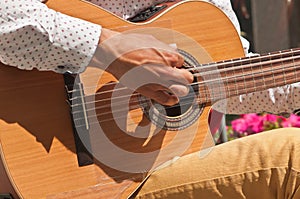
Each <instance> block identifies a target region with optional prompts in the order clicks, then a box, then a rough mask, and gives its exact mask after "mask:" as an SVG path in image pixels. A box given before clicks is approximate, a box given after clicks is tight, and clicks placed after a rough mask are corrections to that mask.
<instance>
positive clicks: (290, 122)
mask: <svg viewBox="0 0 300 199" xmlns="http://www.w3.org/2000/svg"><path fill="white" fill-rule="evenodd" d="M281 125H282V127H300V117H299V116H297V115H295V114H292V115H291V116H290V117H289V118H288V119H287V120H285V121H283V122H282V123H281Z"/></svg>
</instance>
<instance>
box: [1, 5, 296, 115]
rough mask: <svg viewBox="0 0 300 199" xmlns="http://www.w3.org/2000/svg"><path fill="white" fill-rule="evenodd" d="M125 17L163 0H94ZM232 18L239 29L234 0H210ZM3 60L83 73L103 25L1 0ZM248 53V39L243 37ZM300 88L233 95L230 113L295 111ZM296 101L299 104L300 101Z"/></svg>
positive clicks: (20, 65)
mask: <svg viewBox="0 0 300 199" xmlns="http://www.w3.org/2000/svg"><path fill="white" fill-rule="evenodd" d="M89 1H90V2H91V3H94V4H97V5H99V6H101V7H103V8H105V9H107V10H109V11H111V12H113V13H115V14H117V15H118V16H121V17H123V18H125V19H127V18H129V17H132V16H134V15H135V14H137V13H138V12H140V11H141V10H143V9H145V8H146V7H149V6H150V5H153V4H155V3H159V2H162V1H163V0H143V1H142V0H135V1H131V0H89ZM207 1H209V2H211V3H213V4H214V5H216V6H217V7H219V8H221V9H222V10H223V11H224V13H225V14H226V15H227V16H228V17H229V18H230V19H231V21H232V22H233V24H234V25H235V27H236V29H237V31H240V27H239V23H238V20H237V18H236V16H235V14H234V12H233V10H232V7H231V3H230V0H207ZM0 4H1V6H0V61H1V62H2V63H4V64H7V65H11V66H15V67H18V68H20V69H26V70H30V69H32V68H37V69H39V70H41V71H42V70H52V71H55V72H58V73H64V72H67V71H68V72H71V73H80V72H82V71H84V70H85V68H86V66H87V65H88V64H89V62H90V60H91V59H92V57H93V55H94V52H95V50H96V48H97V44H98V39H99V37H100V34H101V26H100V25H96V24H92V23H90V22H87V21H83V20H80V19H76V18H73V17H70V16H67V15H64V14H61V13H58V12H55V11H54V10H51V9H48V8H47V6H46V5H45V4H43V3H41V1H39V0H0ZM242 42H243V45H244V49H245V51H246V52H247V50H248V46H249V44H248V42H247V41H245V40H244V39H242ZM298 96H300V94H299V86H286V87H283V88H278V89H270V90H268V91H264V92H259V93H253V94H247V95H243V96H240V97H234V98H231V99H228V100H227V101H222V102H219V103H216V106H215V108H216V109H218V108H219V109H220V108H221V107H224V104H225V103H226V107H227V108H226V112H227V113H247V112H262V111H267V112H273V113H278V112H291V111H293V110H294V109H295V108H297V107H300V106H299V102H300V100H297V99H299V97H298ZM296 102H297V103H296Z"/></svg>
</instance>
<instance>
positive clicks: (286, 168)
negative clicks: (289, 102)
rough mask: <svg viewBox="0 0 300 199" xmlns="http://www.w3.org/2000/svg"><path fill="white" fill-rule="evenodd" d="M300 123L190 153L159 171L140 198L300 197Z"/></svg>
mask: <svg viewBox="0 0 300 199" xmlns="http://www.w3.org/2000/svg"><path fill="white" fill-rule="evenodd" d="M299 185H300V128H298V129H297V128H285V129H277V130H273V131H269V132H264V133H260V134H257V135H251V136H248V137H245V138H240V139H237V140H234V141H230V142H227V143H225V144H221V145H218V146H216V147H214V148H212V150H211V151H210V152H209V154H207V155H206V156H205V157H202V158H200V156H199V154H198V153H194V154H190V155H188V156H184V157H182V158H180V159H179V160H177V161H176V162H174V163H173V164H172V165H170V166H168V167H165V168H163V169H160V170H158V171H156V172H154V173H153V174H152V175H151V176H150V177H149V179H148V180H147V181H146V182H145V184H144V185H143V186H142V188H141V189H140V191H139V192H138V194H137V198H167V199H173V198H178V199H185V198H200V199H202V198H204V199H215V198H222V199H227V198H228V199H235V198H250V199H281V198H296V199H300V188H299Z"/></svg>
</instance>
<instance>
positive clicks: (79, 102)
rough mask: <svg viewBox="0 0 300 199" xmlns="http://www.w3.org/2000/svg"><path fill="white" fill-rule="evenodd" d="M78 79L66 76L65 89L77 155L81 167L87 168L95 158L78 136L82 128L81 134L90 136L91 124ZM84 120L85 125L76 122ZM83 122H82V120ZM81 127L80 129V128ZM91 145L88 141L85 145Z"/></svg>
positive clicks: (69, 75)
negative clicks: (77, 119)
mask: <svg viewBox="0 0 300 199" xmlns="http://www.w3.org/2000/svg"><path fill="white" fill-rule="evenodd" d="M75 78H78V79H79V77H76V76H74V75H72V74H69V73H66V74H64V81H65V87H66V90H67V95H68V103H69V105H70V108H71V109H70V110H71V111H70V116H71V119H72V126H73V133H74V141H75V146H76V154H77V160H78V165H79V166H86V165H90V164H93V163H94V161H93V156H92V154H91V153H90V152H89V151H88V149H87V148H86V147H85V145H84V144H83V143H82V141H81V139H80V136H79V134H78V130H79V128H80V132H81V133H82V132H83V133H84V134H85V135H86V136H88V135H89V123H88V118H87V112H86V111H87V110H86V106H85V100H84V91H83V87H82V84H81V83H80V82H79V83H77V82H75ZM74 116H76V118H84V124H78V121H75V120H76V118H75V117H74ZM80 121H81V120H80ZM79 126H80V127H79ZM86 143H89V142H88V141H87V140H86V141H85V144H86Z"/></svg>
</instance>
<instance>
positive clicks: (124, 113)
mask: <svg viewBox="0 0 300 199" xmlns="http://www.w3.org/2000/svg"><path fill="white" fill-rule="evenodd" d="M47 5H48V6H49V7H50V8H53V9H55V10H57V11H60V12H62V13H66V14H68V15H71V16H74V17H77V18H82V19H85V20H88V21H91V22H94V23H98V24H101V25H102V26H103V27H106V28H111V29H115V30H118V31H134V32H135V31H138V32H143V33H144V32H145V33H147V34H153V35H154V36H155V37H158V39H160V40H162V41H164V42H166V43H169V44H174V43H175V44H176V46H177V47H178V48H179V49H182V50H184V51H185V52H188V53H189V54H192V55H193V56H194V57H195V58H196V59H197V61H198V62H199V63H207V62H211V61H220V60H225V59H231V58H237V57H243V56H244V54H243V48H242V46H241V43H240V40H239V36H238V34H237V33H236V30H235V28H234V27H233V25H232V24H231V22H230V20H229V19H228V18H227V17H226V16H225V15H224V13H223V12H221V11H220V10H219V9H217V8H215V7H214V6H213V5H211V4H209V3H205V2H202V1H182V2H180V3H176V4H172V5H170V6H169V7H168V8H167V9H166V10H165V11H163V12H162V13H160V14H159V15H157V16H155V17H154V18H152V19H151V20H148V21H147V22H145V23H139V24H136V23H130V22H127V21H124V20H123V19H120V18H118V17H116V16H114V15H113V14H111V13H109V12H106V11H105V10H103V9H101V8H99V7H96V6H94V5H91V4H88V3H86V2H83V1H78V0H68V1H65V0H49V1H48V2H47ZM77 78H80V81H81V83H82V86H83V88H84V95H85V100H86V101H87V102H91V105H87V106H86V107H85V108H86V109H87V111H86V115H85V116H84V118H83V125H82V126H81V127H79V129H77V130H79V131H81V130H82V129H83V130H84V129H85V130H87V131H88V135H86V137H87V140H88V143H89V146H87V148H88V149H90V152H91V153H93V155H94V156H95V157H96V158H94V160H93V163H92V164H88V165H86V166H79V164H78V156H77V153H76V143H75V141H74V128H73V124H72V117H71V115H70V109H71V108H70V104H68V103H67V98H68V96H67V94H66V89H65V84H64V78H63V75H60V74H55V73H53V72H39V71H37V70H32V71H22V70H19V69H16V68H14V67H9V66H4V65H1V67H0V141H1V142H0V143H1V147H0V152H1V158H2V161H3V165H4V168H5V171H6V173H7V175H8V178H9V181H10V182H11V185H12V187H13V189H14V191H15V192H16V195H15V197H16V198H17V197H19V198H24V199H35V198H38V199H40V198H126V197H128V196H129V195H130V193H131V192H132V191H134V190H135V189H136V188H137V187H138V185H139V184H140V183H141V182H142V181H143V180H144V179H145V177H146V176H147V175H148V174H150V173H151V171H152V170H153V169H155V168H156V167H157V166H160V165H161V164H163V163H164V162H167V161H169V160H171V159H172V158H174V157H175V156H180V155H183V154H188V153H191V152H195V151H199V150H201V149H202V148H205V147H207V146H211V140H208V142H205V139H206V138H210V132H209V128H208V122H207V117H208V113H209V111H210V107H209V106H207V105H205V106H204V107H203V110H201V115H200V117H197V119H196V120H195V121H193V122H192V124H190V125H188V126H187V127H185V128H182V129H179V130H174V129H173V130H169V129H165V128H163V127H158V126H157V125H155V124H153V122H152V120H151V119H149V118H148V117H146V116H145V114H144V113H143V109H142V108H141V106H140V103H137V106H135V108H133V109H129V110H127V109H121V108H120V107H119V106H120V105H116V107H113V106H112V105H111V104H118V103H121V102H120V101H118V100H117V101H113V102H112V99H113V96H120V95H122V93H120V92H118V91H116V92H115V90H116V89H114V87H115V86H117V83H116V80H115V79H114V77H112V76H111V75H110V74H108V73H106V72H104V71H102V70H100V69H96V68H92V67H88V69H87V70H86V71H85V72H84V73H82V74H80V75H79V76H78V77H77ZM88 100H91V101H88ZM130 100H131V99H130ZM71 105H76V104H72V103H71ZM125 105H126V104H125ZM89 110H92V111H89ZM93 110H94V111H93ZM118 110H120V112H118ZM114 112H118V113H117V114H119V116H120V117H121V119H120V120H119V119H116V118H118V117H116V115H114ZM92 116H94V117H92ZM73 117H74V118H73V119H74V120H77V118H76V115H73ZM79 119H82V118H79ZM85 119H87V120H88V124H89V125H88V127H87V126H85V125H86V122H85ZM75 123H76V122H75ZM75 125H76V124H75ZM77 127H78V126H77ZM99 131H101V132H103V135H105V136H106V137H107V138H108V139H107V140H106V139H104V138H102V137H101V136H100V137H99ZM79 134H81V133H80V132H79ZM80 136H81V135H79V137H80ZM108 143H109V144H111V143H113V144H112V145H113V146H114V147H115V146H116V148H114V147H112V146H111V145H107V144H108ZM205 144H207V146H205ZM106 145H107V146H109V147H108V148H106V150H105V148H101V147H102V146H106ZM99 150H100V152H99V153H98V152H97V151H99ZM116 151H118V153H116ZM115 154H117V155H115ZM128 154H129V155H128ZM130 154H135V155H136V154H138V158H140V159H138V158H137V159H136V161H134V159H126V157H127V155H128V157H129V158H131V156H130ZM149 154H151V155H149ZM105 156H108V157H111V159H109V160H108V159H102V157H105ZM144 160H146V161H145V163H144ZM140 165H142V166H140ZM132 168H134V169H132ZM131 169H132V170H131ZM0 185H1V184H0ZM4 191H9V190H3V189H2V188H1V187H0V192H4Z"/></svg>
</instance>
